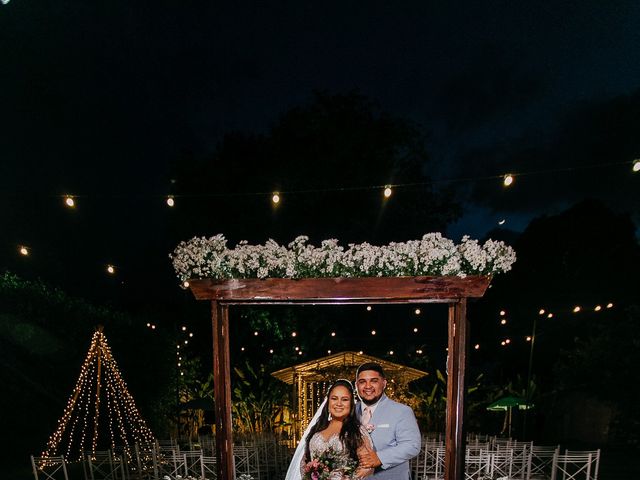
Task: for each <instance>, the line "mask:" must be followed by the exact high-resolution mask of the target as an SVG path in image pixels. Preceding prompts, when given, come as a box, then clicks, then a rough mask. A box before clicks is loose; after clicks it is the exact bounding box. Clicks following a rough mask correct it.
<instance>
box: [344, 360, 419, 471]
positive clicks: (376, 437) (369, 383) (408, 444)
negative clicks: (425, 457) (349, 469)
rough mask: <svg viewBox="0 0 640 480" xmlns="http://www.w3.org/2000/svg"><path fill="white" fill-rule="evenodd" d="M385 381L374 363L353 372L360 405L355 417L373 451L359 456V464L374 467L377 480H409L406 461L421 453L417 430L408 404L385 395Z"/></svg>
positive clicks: (380, 368) (381, 372)
mask: <svg viewBox="0 0 640 480" xmlns="http://www.w3.org/2000/svg"><path fill="white" fill-rule="evenodd" d="M386 386H387V380H386V378H385V375H384V370H383V369H382V367H381V366H380V365H379V364H377V363H365V364H363V365H361V366H360V367H359V368H358V371H357V373H356V387H357V389H358V395H359V396H360V400H361V401H360V402H359V404H358V407H357V415H358V417H359V418H360V421H361V423H362V425H363V426H364V427H365V428H366V429H367V431H369V433H370V434H371V439H372V441H373V446H374V450H375V451H369V452H363V453H362V454H361V455H359V460H360V465H361V466H362V467H366V468H370V467H371V468H375V469H376V470H375V472H376V473H375V474H374V477H373V478H375V479H376V480H383V479H389V480H391V479H393V480H404V479H409V478H410V470H409V460H411V459H412V458H413V457H415V456H416V455H418V453H419V452H420V430H419V429H418V423H417V422H416V417H415V415H414V413H413V410H411V408H410V407H408V406H407V405H403V404H401V403H398V402H395V401H393V400H391V399H390V398H389V397H387V396H386V395H385V394H384V389H385V387H386Z"/></svg>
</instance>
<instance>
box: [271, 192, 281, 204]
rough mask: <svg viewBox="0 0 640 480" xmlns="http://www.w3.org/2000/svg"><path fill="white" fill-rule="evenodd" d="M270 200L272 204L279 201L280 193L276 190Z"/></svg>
mask: <svg viewBox="0 0 640 480" xmlns="http://www.w3.org/2000/svg"><path fill="white" fill-rule="evenodd" d="M271 201H272V202H273V204H274V205H277V204H278V203H280V194H279V193H278V192H275V193H274V194H273V196H272V197H271Z"/></svg>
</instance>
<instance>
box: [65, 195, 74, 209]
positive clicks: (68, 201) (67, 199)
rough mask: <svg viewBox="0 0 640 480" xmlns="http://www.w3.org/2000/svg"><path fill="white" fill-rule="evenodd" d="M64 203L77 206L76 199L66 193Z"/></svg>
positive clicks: (71, 206) (70, 206)
mask: <svg viewBox="0 0 640 480" xmlns="http://www.w3.org/2000/svg"><path fill="white" fill-rule="evenodd" d="M64 204H65V205H66V206H67V207H69V208H73V207H75V206H76V201H75V200H74V199H73V197H72V196H71V195H65V197H64Z"/></svg>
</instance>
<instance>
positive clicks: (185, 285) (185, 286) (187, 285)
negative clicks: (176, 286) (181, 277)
mask: <svg viewBox="0 0 640 480" xmlns="http://www.w3.org/2000/svg"><path fill="white" fill-rule="evenodd" d="M182 286H183V287H184V288H189V282H187V281H186V280H185V281H184V282H182Z"/></svg>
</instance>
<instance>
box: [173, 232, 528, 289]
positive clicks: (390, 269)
mask: <svg viewBox="0 0 640 480" xmlns="http://www.w3.org/2000/svg"><path fill="white" fill-rule="evenodd" d="M308 241H309V238H308V237H306V236H300V237H297V238H296V239H295V240H294V241H293V242H291V243H290V244H289V245H288V246H287V247H285V246H283V245H279V244H278V243H276V242H275V241H273V240H268V241H267V242H266V243H265V244H264V245H249V244H248V243H247V242H246V241H241V242H240V243H238V245H236V247H235V248H233V249H230V248H227V240H226V239H225V237H224V235H222V234H219V235H216V236H214V237H211V238H205V237H194V238H192V239H191V240H189V241H183V242H180V244H179V245H178V246H177V247H176V249H175V250H174V252H173V253H172V254H170V255H169V257H170V258H171V260H172V261H173V268H174V269H175V271H176V274H177V275H178V277H179V278H180V280H181V281H185V280H189V279H198V278H213V279H219V280H223V279H231V278H317V277H404V276H437V275H445V276H458V277H466V276H467V275H496V274H499V273H504V272H508V271H509V270H511V266H512V265H513V263H514V262H515V261H516V254H515V251H514V250H513V248H511V247H510V246H508V245H506V244H505V243H504V242H500V241H494V240H487V241H486V242H485V243H484V244H482V245H481V244H480V243H479V242H478V241H477V240H472V239H470V238H469V237H467V236H465V237H463V238H462V241H461V243H460V244H459V245H456V244H455V243H454V242H453V241H451V240H449V239H448V238H445V237H443V236H442V235H441V234H440V233H428V234H426V235H424V236H423V237H422V239H421V240H410V241H408V242H399V243H396V242H391V243H390V244H389V245H383V246H375V245H370V244H369V243H366V242H365V243H360V244H350V245H349V248H347V249H346V250H345V249H344V248H343V247H341V246H340V245H338V241H337V240H335V239H331V240H324V241H323V242H322V243H321V244H320V247H315V246H313V245H309V244H308V243H307V242H308Z"/></svg>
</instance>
